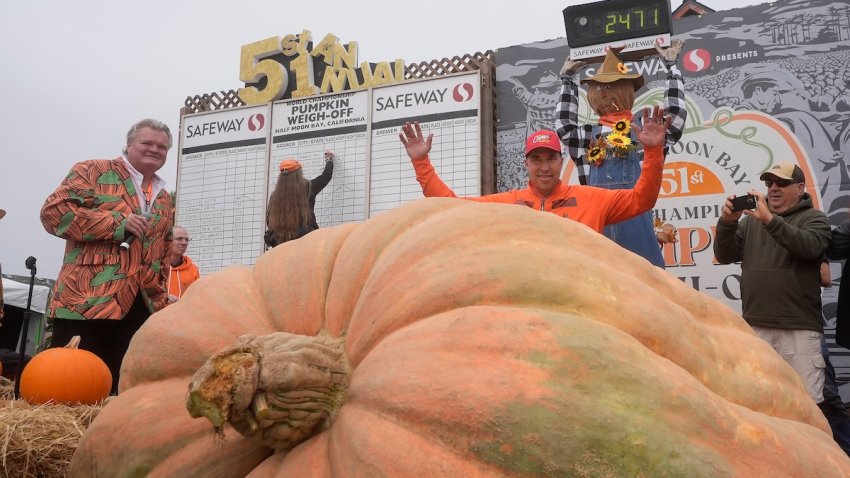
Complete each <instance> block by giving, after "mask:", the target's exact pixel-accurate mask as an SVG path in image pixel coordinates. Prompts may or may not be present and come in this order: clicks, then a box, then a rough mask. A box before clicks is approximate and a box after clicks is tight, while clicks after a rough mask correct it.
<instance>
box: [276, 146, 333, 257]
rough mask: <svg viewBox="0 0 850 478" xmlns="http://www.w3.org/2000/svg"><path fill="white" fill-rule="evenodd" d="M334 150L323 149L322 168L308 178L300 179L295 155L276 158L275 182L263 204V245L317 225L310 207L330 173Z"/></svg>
mask: <svg viewBox="0 0 850 478" xmlns="http://www.w3.org/2000/svg"><path fill="white" fill-rule="evenodd" d="M333 160H334V154H333V153H332V152H330V151H325V169H324V171H322V174H320V175H318V176H316V178H314V179H313V180H311V181H308V180H306V179H304V173H303V170H302V169H301V163H299V162H298V160H296V159H292V158H290V159H285V160H283V161H281V162H280V166H279V169H280V175H279V176H278V178H277V185H276V186H275V188H274V191H272V194H271V196H269V204H268V207H267V208H266V234H265V241H266V246H268V247H274V246H276V245H278V244H282V243H284V242H286V241H291V240H293V239H298V238H299V237H301V236H303V235H305V234H307V233H309V232H310V231H313V230H315V229H318V228H319V224H318V222H316V214H315V212H314V211H313V208H314V207H315V206H316V196H318V194H319V193H320V192H321V191H322V189H324V188H325V186H327V185H328V183H329V182H330V181H331V177H332V176H333V170H334V161H333Z"/></svg>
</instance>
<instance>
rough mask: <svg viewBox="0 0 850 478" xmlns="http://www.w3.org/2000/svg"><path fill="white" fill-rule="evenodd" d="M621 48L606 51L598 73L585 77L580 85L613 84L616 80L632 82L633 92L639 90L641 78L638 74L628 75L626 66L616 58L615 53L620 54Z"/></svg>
mask: <svg viewBox="0 0 850 478" xmlns="http://www.w3.org/2000/svg"><path fill="white" fill-rule="evenodd" d="M622 49H623V47H621V46H620V47H616V48H615V47H611V48H609V49H608V52H607V53H605V60H604V61H603V62H602V66H601V67H599V71H598V72H597V73H596V74H595V75H593V76H590V77H587V78H585V79H583V80H581V84H585V83H587V82H588V81H596V82H599V83H613V82H615V81H618V80H632V83H633V84H634V86H635V91H637V90H639V89H640V88H641V87H642V86H643V83H644V79H643V76H642V75H640V74H639V73H629V72H628V71H629V70H628V69H627V68H626V65H625V64H624V63H623V62H622V61H621V60H620V58H619V57H617V53H620V50H622Z"/></svg>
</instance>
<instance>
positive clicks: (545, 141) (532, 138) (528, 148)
mask: <svg viewBox="0 0 850 478" xmlns="http://www.w3.org/2000/svg"><path fill="white" fill-rule="evenodd" d="M537 148H546V149H551V150H552V151H557V152H559V153H561V140H560V139H558V135H557V134H555V132H554V131H549V130H545V129H544V130H540V131H535V132H534V133H531V134H530V135H529V136H528V138H526V140H525V155H526V156H528V154H529V153H531V152H532V151H534V150H535V149H537Z"/></svg>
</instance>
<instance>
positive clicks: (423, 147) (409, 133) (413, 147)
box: [398, 121, 434, 159]
mask: <svg viewBox="0 0 850 478" xmlns="http://www.w3.org/2000/svg"><path fill="white" fill-rule="evenodd" d="M398 138H399V139H400V140H401V144H403V145H404V149H406V150H407V155H408V156H410V159H422V158H424V157H426V156H428V153H429V152H430V151H431V141H432V140H433V139H434V133H431V134H429V135H428V137H427V138H425V137H424V136H423V135H422V127H421V126H419V122H418V121H414V122H413V124H410V123H404V126H402V127H401V133H399V135H398Z"/></svg>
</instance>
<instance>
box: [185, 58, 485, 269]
mask: <svg viewBox="0 0 850 478" xmlns="http://www.w3.org/2000/svg"><path fill="white" fill-rule="evenodd" d="M480 85H481V83H480V78H479V73H478V72H474V73H464V74H460V75H453V76H446V77H441V78H437V79H431V80H423V81H415V82H407V83H402V84H395V85H392V86H386V87H377V88H372V89H369V90H363V91H352V92H345V93H337V94H331V95H320V96H314V97H310V98H300V99H293V100H286V101H280V102H277V103H274V104H273V105H272V104H268V105H261V106H251V107H242V108H233V109H227V110H221V111H214V112H207V113H198V114H194V115H188V116H186V117H184V118H183V126H182V129H181V137H180V148H179V157H178V163H177V224H179V225H182V226H184V227H186V229H187V230H188V231H189V235H190V237H191V238H192V242H191V243H190V244H189V249H188V251H187V255H189V256H190V257H191V258H192V260H193V261H194V262H196V263H197V264H198V267H199V269H200V271H201V274H208V273H211V272H214V271H216V270H218V269H221V268H222V267H226V266H228V265H231V264H244V265H253V264H254V261H256V259H257V258H258V257H259V256H260V254H262V253H263V250H264V243H263V234H264V232H265V229H266V221H265V210H266V205H267V202H268V196H269V194H270V192H271V191H272V190H273V189H274V186H275V184H276V182H277V178H278V175H279V170H278V164H279V163H280V161H281V160H283V159H285V158H290V157H291V158H295V159H297V160H298V161H300V162H301V164H302V165H303V167H304V176H305V177H306V178H307V179H313V178H315V177H316V176H318V175H319V174H320V173H321V172H322V170H323V168H324V152H325V151H326V150H330V151H333V152H334V153H335V155H336V157H337V160H336V161H335V162H334V172H333V178H332V179H331V182H330V183H329V184H328V186H327V187H325V189H324V190H323V191H322V192H321V193H319V195H318V196H317V198H316V209H315V211H316V219H317V221H318V222H319V226H320V227H329V226H334V225H337V224H342V223H346V222H360V221H363V220H365V219H366V218H368V217H371V216H373V215H375V214H377V213H380V212H382V211H386V210H388V209H391V208H394V207H396V206H398V205H400V204H402V203H404V202H407V201H411V200H416V199H421V198H422V197H423V195H422V189H421V187H420V186H419V183H417V182H416V176H415V173H414V170H413V165H412V164H410V159H409V158H408V157H407V153H406V152H405V150H404V146H403V145H402V144H401V141H399V138H398V135H399V133H400V132H401V126H402V125H403V124H404V123H405V122H413V121H419V122H420V124H421V125H422V129H423V131H424V132H425V134H428V133H434V141H433V144H432V149H431V161H432V163H433V164H434V167H435V168H436V170H437V172H438V173H439V174H440V176H441V177H442V179H443V180H444V181H445V182H446V184H448V185H449V187H451V188H452V189H453V190H454V191H455V193H456V194H457V195H458V196H477V195H480V194H481V158H480V154H481V153H480V149H481V145H480V143H481V135H480V108H481V93H480V89H481V87H480Z"/></svg>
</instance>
